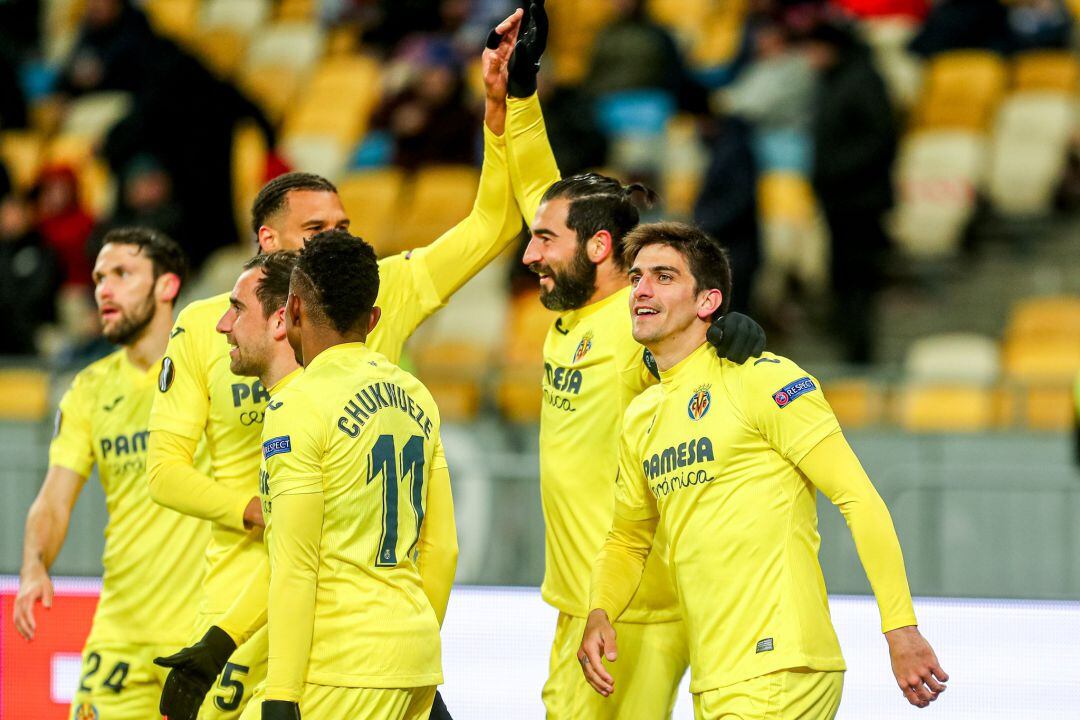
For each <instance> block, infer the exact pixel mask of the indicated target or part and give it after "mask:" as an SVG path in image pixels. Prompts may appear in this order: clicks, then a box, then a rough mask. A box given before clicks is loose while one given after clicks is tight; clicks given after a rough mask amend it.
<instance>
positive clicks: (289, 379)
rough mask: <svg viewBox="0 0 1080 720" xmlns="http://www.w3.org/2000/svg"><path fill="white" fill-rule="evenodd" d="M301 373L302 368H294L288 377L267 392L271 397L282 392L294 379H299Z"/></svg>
mask: <svg viewBox="0 0 1080 720" xmlns="http://www.w3.org/2000/svg"><path fill="white" fill-rule="evenodd" d="M316 359H318V358H316ZM303 372H304V368H302V367H298V368H296V369H295V370H293V371H292V372H291V373H289V374H288V375H286V376H285V377H283V378H281V379H280V380H278V381H277V382H276V383H274V387H272V388H270V389H269V390H267V392H268V393H270V396H271V397H273V396H274V394H276V393H279V392H281V391H282V390H284V389H285V388H286V387H287V386H288V384H289V383H291V382H292V381H293V380H295V379H296V378H298V377H300V375H301V374H302V373H303Z"/></svg>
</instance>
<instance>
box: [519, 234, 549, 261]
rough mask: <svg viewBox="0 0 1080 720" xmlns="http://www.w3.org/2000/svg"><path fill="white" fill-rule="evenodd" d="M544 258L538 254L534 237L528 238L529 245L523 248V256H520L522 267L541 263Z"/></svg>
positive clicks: (538, 249)
mask: <svg viewBox="0 0 1080 720" xmlns="http://www.w3.org/2000/svg"><path fill="white" fill-rule="evenodd" d="M543 260H544V256H543V255H541V254H540V248H539V243H538V242H537V240H536V238H535V237H531V238H529V244H528V245H526V246H525V254H524V255H522V256H521V263H522V265H532V264H533V263H538V262H543Z"/></svg>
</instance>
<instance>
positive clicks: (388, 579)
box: [262, 343, 448, 699]
mask: <svg viewBox="0 0 1080 720" xmlns="http://www.w3.org/2000/svg"><path fill="white" fill-rule="evenodd" d="M263 437H264V438H265V439H264V441H263V444H262V454H263V458H264V466H265V471H264V473H263V474H262V485H263V491H264V493H265V494H266V495H267V496H268V497H269V503H268V506H267V510H269V519H270V523H269V527H270V528H271V531H270V533H269V534H268V538H269V543H270V555H271V565H272V567H271V593H270V598H269V601H270V609H269V632H270V665H269V669H268V674H267V690H266V696H267V697H268V698H283V699H284V698H296V697H297V694H298V693H299V691H300V688H301V687H302V686H303V683H304V682H306V683H309V684H315V685H333V686H344V687H368V688H408V687H423V686H428V685H436V684H438V683H441V682H442V669H441V659H440V653H441V650H440V643H439V621H438V619H437V617H436V613H435V610H434V609H433V608H432V606H431V604H430V602H429V601H428V598H427V596H426V595H425V593H424V588H423V583H422V579H421V575H420V571H419V569H418V565H417V557H418V543H419V542H420V540H421V538H420V536H421V529H422V525H423V524H424V522H425V510H426V509H427V504H428V493H429V482H428V481H429V479H430V478H431V477H432V475H433V474H438V473H439V471H442V476H443V477H444V478H447V477H448V476H446V475H445V468H446V460H445V457H444V455H443V450H442V445H441V441H440V439H439V411H438V408H437V407H436V406H435V402H434V400H432V398H431V395H430V394H429V393H428V391H427V389H426V388H425V387H424V386H423V385H422V384H421V383H420V382H419V381H418V380H416V378H414V377H413V376H412V375H409V374H408V373H407V372H405V371H404V370H401V369H400V368H398V367H397V366H396V365H394V364H393V363H391V362H389V361H388V360H387V359H386V358H385V357H384V356H382V355H380V354H379V353H377V352H375V351H373V350H372V349H370V348H368V347H366V346H365V345H364V344H362V343H347V344H343V345H336V346H334V347H331V348H328V349H326V350H324V351H323V352H322V353H320V354H319V355H318V356H317V357H316V358H315V359H314V360H312V361H311V362H310V363H308V365H307V367H306V368H305V369H304V372H303V373H302V374H301V375H300V376H298V377H296V378H295V379H294V380H292V381H291V382H290V383H289V384H288V386H287V387H285V388H284V389H282V390H281V391H279V392H276V393H275V395H274V400H273V402H272V403H271V404H270V406H269V408H268V410H267V415H266V423H265V429H264V434H263ZM447 482H448V480H447ZM447 489H448V488H447ZM432 492H434V491H432ZM311 494H320V495H321V498H322V511H321V513H320V514H319V517H318V520H317V525H315V527H304V528H303V529H302V532H303V534H305V536H307V537H310V538H311V542H312V543H313V544H314V545H315V546H316V547H315V548H313V551H314V549H317V568H316V567H314V566H307V565H306V564H305V562H306V561H305V562H301V561H297V560H294V559H293V558H292V557H290V556H289V555H288V553H289V551H288V550H287V549H285V548H284V546H285V544H286V542H287V540H286V532H287V531H286V530H285V526H284V525H282V518H281V517H278V515H280V513H281V512H282V511H281V507H282V503H284V502H285V500H284V499H283V498H285V497H287V496H294V495H311ZM294 522H296V521H294ZM297 534H300V533H297ZM312 555H313V556H312V558H311V560H310V562H312V563H314V562H316V561H315V559H314V552H312ZM297 565H303V567H297ZM305 571H306V572H308V573H309V574H308V575H305V576H304V577H305V582H304V583H302V585H303V586H304V588H308V587H310V584H314V585H315V589H314V594H313V595H312V596H311V601H310V603H306V604H305V601H303V600H302V599H301V598H302V596H303V595H304V592H305V590H304V589H303V588H300V587H298V586H297V585H296V584H295V583H290V584H288V587H289V588H295V589H296V591H295V592H289V593H281V592H278V591H277V589H278V588H279V585H278V584H277V583H279V582H287V581H283V580H282V579H281V578H283V577H286V575H287V576H288V577H289V578H293V577H294V573H297V572H305ZM297 602H298V603H300V605H299V606H294V605H293V604H292V603H297ZM282 612H285V613H286V615H285V616H284V617H282V616H280V615H278V613H282ZM307 643H310V651H309V652H310V657H309V659H305V658H304V657H303V655H304V652H305V649H306V646H307ZM305 668H306V670H305ZM290 673H291V674H294V675H301V676H290Z"/></svg>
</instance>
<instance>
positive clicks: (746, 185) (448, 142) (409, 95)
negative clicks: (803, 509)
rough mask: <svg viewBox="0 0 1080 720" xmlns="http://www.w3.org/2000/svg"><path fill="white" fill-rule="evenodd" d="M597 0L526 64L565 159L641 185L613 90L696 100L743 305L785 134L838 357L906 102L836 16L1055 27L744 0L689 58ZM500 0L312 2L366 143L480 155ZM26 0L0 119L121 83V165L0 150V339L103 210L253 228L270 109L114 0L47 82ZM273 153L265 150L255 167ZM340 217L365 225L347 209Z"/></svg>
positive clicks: (443, 156)
mask: <svg viewBox="0 0 1080 720" xmlns="http://www.w3.org/2000/svg"><path fill="white" fill-rule="evenodd" d="M549 2H550V3H552V4H554V3H557V2H558V0H549ZM596 2H611V3H612V4H613V5H614V6H615V12H614V14H613V16H612V19H611V21H610V23H609V24H608V25H607V26H606V27H605V28H604V29H603V30H602V31H601V32H600V33H598V34H597V35H596V39H595V43H594V45H593V47H592V48H591V50H590V57H589V61H588V65H587V70H586V72H585V73H584V76H583V77H582V78H581V80H580V81H579V82H576V83H574V84H566V83H559V82H557V81H556V78H554V77H549V76H543V77H542V79H541V90H540V92H541V99H542V103H543V106H544V111H545V117H546V120H547V125H548V132H549V135H550V138H551V142H552V145H553V148H554V151H555V154H556V157H557V159H558V161H559V165H560V168H561V170H562V172H563V174H564V175H566V174H571V173H575V172H580V171H583V170H586V169H596V168H604V169H608V170H610V171H612V172H615V173H617V174H619V175H620V176H621V177H622V178H623V179H625V180H627V181H629V180H631V179H633V180H640V181H644V182H646V183H648V184H653V185H655V184H656V183H657V182H658V174H659V172H660V167H659V165H658V164H657V157H656V155H655V153H650V152H649V151H648V149H646V150H645V151H644V152H643V151H641V149H635V148H634V146H633V144H632V143H631V144H628V143H624V142H621V140H620V138H621V137H622V135H621V134H620V129H619V127H618V124H619V122H625V119H624V120H622V121H620V120H619V117H618V108H615V107H614V106H613V105H612V103H613V102H614V101H615V100H620V101H625V100H626V98H628V97H629V98H631V99H642V98H643V99H644V103H645V104H644V105H643V106H641V107H645V108H646V109H649V108H652V109H655V108H660V114H661V116H662V117H664V118H668V117H671V116H672V115H674V114H675V113H683V114H690V115H692V116H694V117H695V118H696V120H697V125H698V130H699V132H700V137H701V139H702V142H703V146H704V147H705V148H706V149H707V159H706V163H705V165H706V167H705V170H704V175H703V181H702V183H701V186H700V191H699V194H698V197H697V199H696V201H695V202H694V203H693V219H694V220H695V221H696V222H697V223H698V224H700V225H701V226H702V227H703V228H704V229H705V230H707V231H708V232H710V233H712V234H714V235H716V236H717V237H720V238H722V239H723V240H724V242H725V243H726V244H727V245H728V247H729V249H730V251H731V254H732V259H733V265H734V269H735V275H736V278H738V282H737V283H736V295H735V298H734V307H735V309H739V310H743V311H748V310H749V311H751V312H752V311H753V307H752V298H751V296H750V289H751V288H752V287H753V281H754V275H755V273H756V271H757V269H758V268H759V266H760V263H761V238H760V227H759V208H758V205H757V203H758V200H757V193H756V186H757V179H758V176H759V174H760V173H761V172H765V171H768V170H770V169H772V168H773V167H774V166H775V164H776V163H777V162H780V161H779V160H778V159H777V158H778V157H781V156H782V157H783V160H782V162H783V163H787V164H790V165H794V166H795V167H797V168H799V169H800V170H801V171H803V172H805V173H806V175H807V176H808V177H809V178H811V180H812V186H813V189H814V191H815V193H816V196H817V201H818V204H819V206H820V207H821V209H822V212H823V215H824V218H825V221H826V223H827V226H828V230H829V237H830V238H831V252H830V253H829V256H830V257H831V272H830V274H829V275H830V277H831V279H832V280H831V282H832V290H833V295H834V299H835V301H836V302H835V304H836V314H835V317H836V319H837V322H836V325H835V331H836V333H837V334H838V336H839V337H840V338H841V340H842V343H843V347H844V356H845V358H846V360H848V361H850V362H853V363H865V362H869V361H871V360H872V359H873V356H874V348H873V325H874V318H875V316H874V306H875V297H876V295H877V293H878V291H879V290H880V288H881V286H882V282H883V279H882V269H883V264H884V261H885V258H886V257H887V255H886V253H887V250H888V245H889V240H888V237H887V234H886V232H885V231H884V229H883V226H882V218H883V216H884V214H885V213H886V211H887V210H888V209H889V208H890V207H891V205H892V203H893V180H892V164H893V161H894V158H895V155H896V149H897V141H898V136H899V129H900V127H901V126H902V123H903V120H904V119H903V118H902V117H901V116H900V114H899V112H898V111H897V110H896V109H894V108H893V107H892V106H891V104H890V96H889V93H888V92H887V89H886V86H885V83H884V82H883V80H882V78H881V76H880V74H879V71H878V69H877V68H876V67H875V65H874V62H873V60H872V58H871V55H870V53H869V51H868V49H867V47H866V45H865V44H864V43H863V42H862V40H861V39H860V37H859V35H858V33H857V32H856V31H855V26H854V25H853V21H854V20H855V19H857V18H858V17H865V16H882V15H900V16H905V17H908V18H910V19H912V20H913V21H915V22H918V23H920V28H919V30H918V32H917V34H916V35H915V37H914V39H913V40H912V41H911V43H910V46H909V47H910V51H911V52H913V53H916V54H918V55H921V56H924V57H930V56H933V55H935V54H937V53H940V52H944V51H947V50H953V49H958V48H981V49H990V50H993V51H995V52H1000V53H1004V54H1008V53H1013V52H1017V51H1020V50H1025V49H1031V48H1065V47H1068V46H1069V43H1070V41H1071V37H1072V26H1071V22H1072V21H1071V16H1070V14H1069V12H1068V11H1067V10H1066V8H1065V6H1064V4H1063V2H1062V0H1028V1H1025V2H1019V1H1016V2H1009V3H1003V2H1000V1H998V0H939V1H938V2H927V0H837V1H836V2H828V1H827V0H752V2H750V10H749V13H748V14H747V20H746V23H745V27H744V28H743V34H742V38H741V40H740V42H739V48H738V51H737V53H736V54H735V56H734V58H732V59H731V60H730V61H729V62H727V63H725V65H724V66H723V67H719V68H700V67H692V64H691V62H690V61H689V60H688V58H687V56H686V52H685V49H684V48H683V47H682V46H681V45H680V42H679V39H678V37H677V36H676V34H675V33H674V32H673V31H672V30H671V29H670V28H669V27H667V26H665V25H662V24H660V23H658V22H657V21H656V20H654V19H653V17H652V15H651V14H650V10H649V3H648V2H645V0H596ZM517 4H518V3H515V2H513V1H512V0H324V2H322V3H321V4H320V5H319V14H320V18H321V21H322V22H324V23H326V24H327V25H329V26H333V27H338V28H349V29H351V31H352V32H355V33H356V35H357V37H358V38H359V44H360V46H361V47H362V48H363V49H364V51H365V52H372V53H377V54H378V55H379V57H380V58H381V59H382V60H383V62H384V67H385V72H384V75H385V78H386V81H385V88H384V93H383V98H382V100H381V103H380V105H379V107H378V108H377V110H376V111H375V112H374V114H373V116H372V119H371V122H370V126H369V130H368V132H367V134H366V135H365V137H364V139H363V141H362V142H361V143H360V145H359V148H358V150H357V157H358V158H359V162H360V163H361V164H362V165H364V166H378V165H380V164H396V165H399V166H401V167H404V168H407V169H415V168H418V167H422V166H425V165H429V164H437V163H475V162H477V160H478V152H479V148H480V147H481V143H480V142H479V137H480V136H479V129H480V115H481V113H480V103H479V101H478V100H479V99H478V98H477V97H475V94H474V93H473V92H471V91H470V87H469V83H470V79H469V77H468V75H467V73H468V71H469V69H470V68H471V67H473V63H474V62H475V59H476V57H477V56H478V54H479V49H480V48H481V47H482V44H483V41H484V38H485V36H486V34H487V30H488V28H490V27H491V26H492V25H493V24H494V22H496V21H497V20H498V19H499V18H501V17H504V16H505V15H506V14H508V12H509V11H510V10H511V9H512V8H513V7H514V6H515V5H517ZM41 13H42V10H41V4H40V3H39V2H36V1H35V0H11V1H10V2H7V3H3V4H0V50H2V52H0V130H10V129H17V128H20V127H25V126H27V124H28V123H31V122H32V121H33V115H34V113H33V103H34V102H35V100H36V99H37V98H40V97H49V98H54V99H55V98H59V99H60V101H61V102H60V104H59V106H60V107H61V108H62V107H63V106H64V105H63V101H66V100H71V99H74V98H78V97H80V96H82V95H85V94H87V93H91V92H95V91H100V90H123V91H127V92H130V93H131V94H132V96H133V98H134V103H133V105H132V106H131V108H130V110H129V111H128V113H127V114H126V115H125V116H124V117H123V118H122V119H121V120H120V121H119V122H117V123H116V124H115V125H114V126H113V127H112V129H111V130H109V132H108V133H107V134H106V136H105V138H104V140H103V142H102V143H100V146H99V147H98V148H97V152H98V153H99V155H100V157H102V158H103V159H104V160H105V161H106V162H107V164H108V167H109V170H110V172H111V174H112V176H113V177H114V178H116V179H117V183H116V197H115V199H114V200H113V202H112V204H111V205H112V207H113V210H112V213H111V215H109V216H107V217H94V216H92V214H91V213H90V212H89V210H88V209H87V208H86V207H85V206H84V205H83V204H82V203H81V202H80V197H81V193H80V188H79V186H78V183H79V179H78V177H77V176H76V174H75V173H73V172H72V170H71V169H70V168H68V167H65V166H63V165H55V166H50V167H46V168H45V169H44V170H43V171H42V173H41V175H40V177H39V178H37V180H36V182H35V183H34V185H33V188H32V189H31V190H30V191H29V192H27V193H24V192H20V191H19V190H18V189H17V188H16V185H15V183H13V182H11V180H10V179H9V177H8V173H7V172H5V171H4V170H3V167H2V166H0V354H34V353H36V352H38V351H39V350H40V349H41V348H40V345H39V344H38V338H39V334H40V333H39V332H38V331H39V330H40V329H41V328H42V327H46V326H49V325H50V324H53V323H56V322H58V314H60V315H62V314H63V313H64V312H66V310H65V308H67V307H79V306H80V302H81V303H82V306H83V307H85V308H86V309H87V310H88V309H89V307H90V303H89V292H90V290H91V277H90V274H91V258H92V256H93V253H94V252H95V250H96V239H97V238H100V237H101V235H102V234H103V233H104V232H105V231H106V230H107V229H109V228H111V227H116V226H119V225H133V224H137V225H147V226H151V227H154V228H157V229H160V230H163V231H165V232H166V233H168V234H169V235H171V236H172V237H174V238H176V239H177V240H179V241H180V242H181V243H182V244H183V246H184V247H185V248H186V250H187V252H188V253H189V255H190V257H191V260H192V263H193V266H194V267H196V268H198V267H199V266H200V265H201V264H202V263H203V262H204V261H205V260H206V258H207V257H208V256H209V255H210V254H211V253H212V252H213V251H214V250H215V249H217V248H220V247H223V246H227V245H230V244H234V243H237V242H240V241H246V240H248V238H246V237H242V233H241V232H240V231H239V230H238V224H237V221H236V214H235V212H234V206H233V205H234V192H233V188H232V178H233V174H232V144H233V141H234V130H235V129H236V127H237V125H238V123H240V122H241V121H244V120H248V121H253V122H254V123H255V124H256V126H257V127H258V128H259V129H260V130H261V132H262V134H263V136H264V139H265V141H266V144H267V146H268V147H269V148H271V149H273V148H274V147H275V143H276V140H277V132H278V130H279V128H277V127H275V125H274V123H273V122H271V121H270V120H269V119H268V118H267V114H266V113H265V112H264V111H263V109H262V108H260V107H259V105H258V104H256V102H254V101H252V100H251V99H250V98H249V97H248V96H247V95H245V93H244V92H242V91H241V90H240V89H238V88H237V87H236V86H235V85H234V84H232V83H230V82H227V81H225V80H223V79H221V78H220V77H219V76H217V75H216V74H215V73H213V72H212V71H211V70H210V69H208V68H207V67H206V66H205V65H203V64H202V62H200V61H199V60H198V59H196V57H195V56H194V55H193V54H192V53H191V52H189V51H188V50H186V49H185V48H183V47H182V46H180V45H178V44H177V43H176V42H174V41H172V40H170V39H167V38H165V37H163V36H161V35H159V34H158V33H156V32H155V31H154V29H153V28H152V27H151V25H150V23H149V22H148V21H147V17H146V16H145V15H144V13H143V12H142V11H141V10H140V9H139V7H138V4H137V3H133V2H131V0H86V1H85V7H84V10H83V13H82V16H81V20H80V25H79V30H78V35H77V38H76V40H75V42H74V45H73V46H72V47H71V49H70V51H69V52H68V54H67V56H66V57H65V58H64V59H63V60H62V62H60V63H58V64H56V65H55V66H53V67H51V68H48V70H49V73H47V74H48V77H49V82H48V83H47V87H45V88H44V89H43V88H42V87H40V85H41V83H40V82H37V83H30V82H28V81H27V78H29V77H31V76H32V77H38V76H39V75H40V73H38V74H36V75H35V74H32V73H29V72H27V68H29V67H34V68H37V69H38V70H40V68H41V65H42V63H43V61H42V57H43V55H42V39H41V37H40V32H39V27H40V26H41ZM558 32H560V28H558V27H555V28H553V33H558ZM545 72H546V71H545ZM30 84H33V85H35V87H27V85H30ZM28 98H29V99H28ZM634 101H635V102H636V101H637V100H634ZM630 107H636V106H634V105H633V103H631V105H630ZM287 167H288V166H287V163H286V162H285V161H284V160H282V158H281V157H280V156H278V155H277V154H276V153H274V152H273V151H271V153H270V154H269V156H268V158H267V167H266V179H269V177H271V176H272V175H274V174H275V173H278V172H281V171H284V170H285V169H287ZM298 169H302V168H298ZM357 227H358V229H359V230H360V231H361V233H362V232H363V218H357ZM65 298H68V299H73V300H71V302H68V301H67V300H65ZM80 299H81V300H80ZM80 322H81V325H80ZM74 324H75V326H76V327H82V328H83V330H84V331H85V333H84V335H83V337H82V340H81V341H82V342H90V343H92V342H93V337H92V335H93V333H92V328H93V326H94V323H93V321H92V317H90V318H84V319H83V320H82V321H77V322H75V323H74ZM69 326H70V323H69Z"/></svg>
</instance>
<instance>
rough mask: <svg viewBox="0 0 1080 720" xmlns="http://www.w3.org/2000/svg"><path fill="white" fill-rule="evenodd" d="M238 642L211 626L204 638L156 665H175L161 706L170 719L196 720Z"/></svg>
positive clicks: (167, 681) (166, 681) (166, 682)
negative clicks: (207, 694) (207, 695)
mask: <svg viewBox="0 0 1080 720" xmlns="http://www.w3.org/2000/svg"><path fill="white" fill-rule="evenodd" d="M233 650H236V643H234V642H233V640H232V638H231V637H229V635H228V633H226V632H225V631H224V630H222V629H221V628H219V627H217V626H216V625H212V626H210V629H209V630H207V631H206V634H205V635H203V636H202V639H201V640H199V641H198V642H197V643H195V644H194V645H192V646H191V647H186V648H184V649H183V650H181V651H180V652H178V653H174V654H172V655H170V656H168V657H159V658H154V664H156V665H160V666H161V667H167V668H172V670H171V671H170V672H169V676H168V677H167V678H165V686H164V687H163V688H162V690H161V701H160V703H159V705H158V709H159V710H161V714H162V715H165V716H166V717H168V718H169V720H195V717H196V716H197V715H198V714H199V708H200V707H201V706H202V704H203V700H205V699H206V693H208V692H210V687H211V686H212V685H213V684H214V680H215V679H216V678H217V676H218V675H219V674H220V673H221V669H222V668H223V667H225V663H226V662H227V661H228V660H229V656H230V655H232V653H233Z"/></svg>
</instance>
